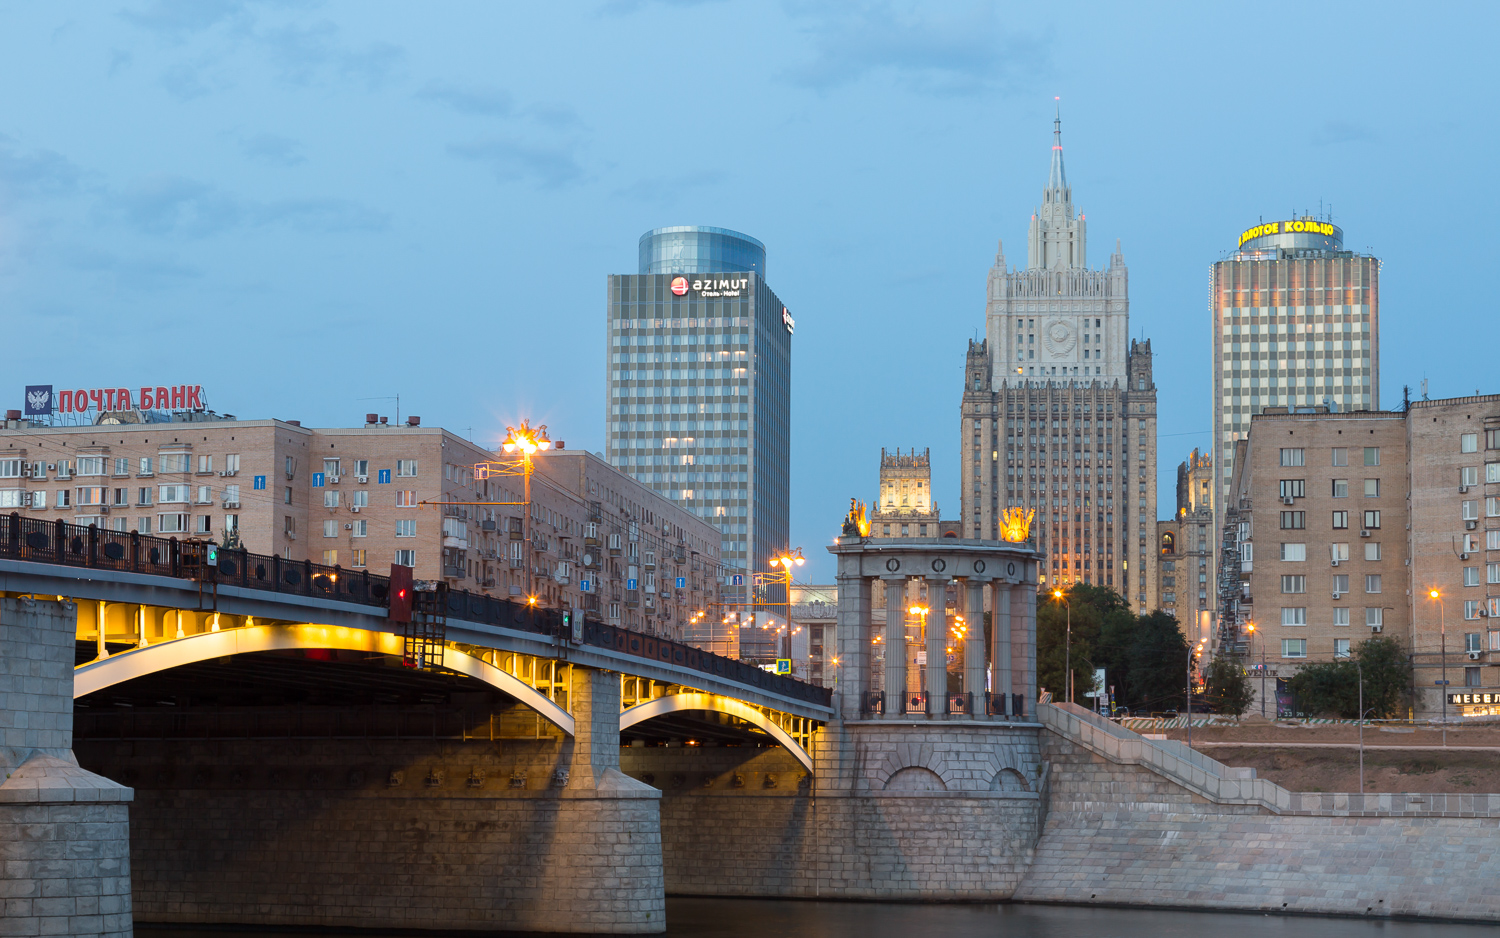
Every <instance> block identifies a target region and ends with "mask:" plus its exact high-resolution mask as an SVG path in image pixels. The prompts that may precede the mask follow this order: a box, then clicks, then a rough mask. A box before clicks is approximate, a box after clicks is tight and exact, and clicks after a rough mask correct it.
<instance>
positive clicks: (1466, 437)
mask: <svg viewBox="0 0 1500 938" xmlns="http://www.w3.org/2000/svg"><path fill="white" fill-rule="evenodd" d="M1458 451H1459V452H1460V453H1477V452H1479V434H1477V433H1460V434H1459V435H1458Z"/></svg>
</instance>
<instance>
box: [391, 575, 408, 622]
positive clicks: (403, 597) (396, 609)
mask: <svg viewBox="0 0 1500 938" xmlns="http://www.w3.org/2000/svg"><path fill="white" fill-rule="evenodd" d="M386 618H387V619H388V620H389V621H391V622H410V621H411V567H407V566H402V565H401V564H394V563H393V564H391V606H390V612H389V613H387V615H386Z"/></svg>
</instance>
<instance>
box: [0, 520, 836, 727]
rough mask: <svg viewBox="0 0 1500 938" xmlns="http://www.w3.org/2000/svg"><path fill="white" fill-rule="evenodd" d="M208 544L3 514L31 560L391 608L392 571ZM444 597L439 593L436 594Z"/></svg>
mask: <svg viewBox="0 0 1500 938" xmlns="http://www.w3.org/2000/svg"><path fill="white" fill-rule="evenodd" d="M211 546H212V545H210V544H209V543H208V542H206V541H196V540H184V541H179V540H177V539H176V538H175V537H174V538H163V537H153V536H151V535H148V534H139V533H137V532H135V531H130V532H124V531H107V530H104V529H101V528H99V527H98V526H96V525H92V524H91V525H89V526H88V527H82V526H80V525H76V524H68V523H66V522H64V521H61V520H59V521H44V520H42V519H40V518H26V517H23V516H22V515H20V514H19V513H18V512H12V513H11V514H9V515H0V557H7V558H10V559H13V560H25V561H30V562H32V563H49V564H61V565H63V566H69V567H80V568H86V569H101V570H118V571H121V572H125V573H145V574H152V575H155V576H169V577H176V578H179V579H189V580H194V581H197V582H199V583H203V584H212V583H220V584H225V585H229V586H238V587H241V588H244V589H258V590H266V591H268V592H274V593H286V594H291V595H296V596H312V597H317V598H320V599H330V600H338V601H340V602H347V603H354V604H357V605H364V606H374V607H379V608H382V609H383V608H386V607H388V606H389V605H390V578H389V577H384V576H379V575H376V574H372V573H370V572H369V571H366V570H344V569H343V568H342V567H339V566H332V567H330V566H325V565H323V564H318V563H313V562H311V561H308V560H285V559H283V558H281V557H277V556H274V555H267V554H253V553H250V552H249V551H247V550H240V549H226V548H223V547H219V548H216V549H215V553H216V555H217V565H210V563H209V562H208V561H209V548H210V547H211ZM439 595H442V596H444V597H445V599H444V600H443V601H444V602H445V603H446V606H447V609H446V610H444V612H445V614H446V615H447V617H448V618H450V619H461V620H465V621H469V622H480V623H484V624H486V625H496V626H500V627H502V628H510V629H517V630H520V631H524V632H534V633H537V634H540V635H546V636H549V637H551V638H554V639H557V640H558V641H562V640H564V639H566V638H568V635H567V634H566V633H565V632H564V629H563V617H562V612H561V611H560V610H557V609H542V608H538V607H535V606H531V605H529V604H527V603H518V602H513V601H511V600H509V599H502V598H499V597H495V596H488V595H485V594H483V593H470V592H467V591H464V590H448V591H446V592H445V593H443V594H439ZM434 598H435V597H434ZM583 644H585V645H592V646H595V647H599V648H608V649H613V650H615V651H618V652H623V653H624V654H628V655H633V656H635V657H639V658H644V659H647V660H651V661H660V662H663V663H666V664H673V665H677V666H679V667H686V668H690V669H692V670H695V671H699V672H702V673H704V674H710V675H713V676H715V677H719V678H722V679H724V680H728V681H733V682H735V683H737V684H745V685H748V686H750V687H754V688H757V689H759V690H763V691H766V692H767V693H774V694H780V695H782V696H785V697H790V698H792V699H794V700H803V701H807V702H809V703H814V704H820V705H822V706H825V707H826V706H829V705H830V704H831V702H832V700H833V692H832V691H831V690H829V689H828V688H826V687H818V686H816V685H813V684H807V683H804V682H802V681H799V680H797V679H795V678H790V677H786V676H784V675H778V674H772V673H771V672H769V671H765V670H762V669H761V668H758V667H756V666H755V665H751V664H746V663H744V662H742V661H737V660H735V659H733V658H725V657H723V656H721V655H715V654H713V653H711V652H707V651H702V650H700V649H698V648H694V647H693V646H691V645H685V644H683V643H681V642H674V641H672V640H671V639H666V638H659V637H657V636H653V635H646V634H644V633H641V632H632V631H629V630H627V629H621V628H617V627H615V626H612V625H608V624H606V623H603V622H596V621H592V620H587V619H586V620H585V623H584V629H583Z"/></svg>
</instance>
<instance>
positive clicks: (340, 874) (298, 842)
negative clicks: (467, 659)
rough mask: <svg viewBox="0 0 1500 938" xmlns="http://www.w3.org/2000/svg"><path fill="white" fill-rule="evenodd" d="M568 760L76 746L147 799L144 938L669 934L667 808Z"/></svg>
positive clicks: (167, 743) (233, 745)
mask: <svg viewBox="0 0 1500 938" xmlns="http://www.w3.org/2000/svg"><path fill="white" fill-rule="evenodd" d="M571 748H572V742H571V741H570V740H559V739H556V738H546V739H539V740H512V739H505V740H498V741H494V742H490V741H469V742H451V741H450V742H445V741H419V740H410V739H404V740H368V741H367V740H349V739H336V740H161V741H121V742H110V741H100V740H84V741H80V742H79V744H78V750H79V753H80V758H82V759H83V761H84V763H85V764H87V765H90V766H94V767H98V768H100V769H101V770H102V771H106V772H112V773H115V774H116V775H118V776H120V777H124V778H130V779H132V780H134V782H135V784H136V786H137V797H136V802H135V805H134V809H133V810H132V812H131V818H130V828H131V861H132V867H133V872H134V880H135V915H136V918H138V919H139V920H140V921H142V922H153V923H155V922H161V923H237V924H251V925H262V926H279V925H286V926H304V927H306V926H317V927H338V928H375V927H380V928H401V927H410V928H427V929H443V928H450V929H475V930H490V931H494V930H502V929H503V930H518V931H569V932H608V933H622V934H624V933H654V932H660V931H661V930H662V929H663V928H664V927H665V900H664V897H663V884H662V868H661V860H660V857H661V833H660V830H661V821H660V815H659V812H658V799H659V795H658V793H657V792H656V791H655V790H654V789H650V788H648V787H647V786H644V785H641V784H639V783H636V782H634V781H631V780H630V779H628V778H625V776H623V775H620V773H619V772H618V771H615V772H614V777H615V778H616V779H617V780H618V781H617V783H615V784H611V783H610V782H609V781H608V779H607V778H606V779H605V780H603V781H602V782H601V784H599V785H598V786H596V787H578V786H573V785H570V774H569V773H568V771H567V770H568V768H569V767H570V762H571ZM608 773H609V770H608V769H606V770H605V772H604V774H605V775H606V776H608ZM584 774H585V775H587V774H588V773H584Z"/></svg>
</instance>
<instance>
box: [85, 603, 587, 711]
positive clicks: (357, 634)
mask: <svg viewBox="0 0 1500 938" xmlns="http://www.w3.org/2000/svg"><path fill="white" fill-rule="evenodd" d="M322 648H327V649H335V650H340V651H367V652H371V653H374V654H383V655H392V656H395V657H400V656H401V654H402V651H403V648H404V646H403V640H402V638H401V636H399V635H393V634H391V633H389V632H371V631H367V630H364V629H353V628H346V627H343V626H331V625H308V624H295V625H252V626H245V627H241V628H233V629H224V630H222V631H218V632H203V633H200V634H197V635H190V636H187V637H185V638H178V639H173V640H171V641H166V642H161V643H158V644H155V645H147V646H144V647H141V648H135V649H131V650H130V651H125V652H120V653H118V654H114V655H110V656H109V657H108V658H101V659H99V660H98V661H93V662H90V663H88V664H86V665H82V666H80V667H79V668H77V669H75V670H74V672H73V673H74V677H73V697H74V699H77V698H79V697H84V696H86V695H88V694H92V693H94V692H96V691H100V690H104V689H105V688H108V687H112V686H114V685H116V684H121V683H124V682H125V681H130V680H134V679H135V678H139V677H145V676H146V675H148V674H155V673H157V672H159V671H166V670H169V669H171V668H178V667H182V666H184V665H189V664H196V663H198V662H200V661H210V660H212V659H214V658H223V657H226V656H228V655H247V654H254V653H257V652H269V651H289V650H293V649H322ZM443 666H444V667H446V668H448V669H450V670H453V671H457V672H459V673H460V674H464V675H467V676H469V677H471V678H474V679H475V680H478V681H483V682H484V683H486V684H489V685H490V686H491V687H494V688H496V689H497V690H499V691H502V692H503V693H505V694H508V695H510V696H511V697H514V698H515V699H516V700H518V701H520V702H521V703H523V704H525V705H526V706H528V707H530V708H531V709H533V710H535V711H536V712H537V713H539V714H541V715H542V717H543V718H544V719H546V720H547V721H548V722H550V723H552V724H554V725H555V726H557V727H558V729H561V730H562V731H563V732H564V733H566V734H567V735H569V736H572V735H574V732H575V721H574V719H573V715H572V714H570V713H568V711H566V710H564V709H563V708H562V707H559V706H558V705H557V704H556V703H554V702H553V701H552V700H551V699H549V698H548V697H547V696H546V695H545V694H543V693H541V692H540V691H538V690H536V689H535V688H533V687H531V686H530V685H529V684H527V683H526V682H524V681H522V680H520V679H519V678H517V677H515V676H514V675H511V674H508V673H506V672H505V671H502V670H500V669H499V668H497V667H495V666H494V665H491V664H489V663H488V662H485V661H481V660H480V659H478V658H476V657H474V656H473V655H468V654H465V653H464V652H462V651H459V650H458V649H456V648H451V647H450V648H446V649H444V652H443Z"/></svg>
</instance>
